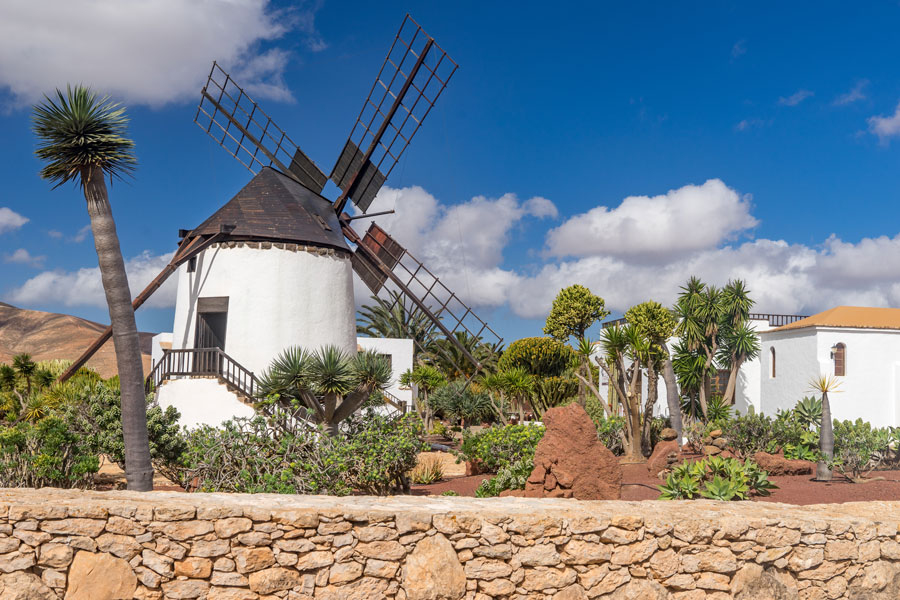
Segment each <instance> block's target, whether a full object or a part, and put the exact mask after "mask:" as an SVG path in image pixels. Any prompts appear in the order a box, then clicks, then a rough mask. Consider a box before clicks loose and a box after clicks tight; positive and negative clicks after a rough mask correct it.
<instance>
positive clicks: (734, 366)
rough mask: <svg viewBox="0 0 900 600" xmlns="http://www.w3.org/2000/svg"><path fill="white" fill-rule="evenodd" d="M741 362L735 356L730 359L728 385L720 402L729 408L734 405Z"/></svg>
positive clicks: (740, 359) (741, 360)
mask: <svg viewBox="0 0 900 600" xmlns="http://www.w3.org/2000/svg"><path fill="white" fill-rule="evenodd" d="M743 362H744V361H743V359H742V358H739V357H737V356H732V357H731V371H730V372H729V373H728V385H727V386H725V395H724V396H723V397H722V401H723V402H724V403H725V404H727V405H729V406H730V405H732V404H734V401H735V389H736V388H737V378H738V373H739V372H740V370H741V364H743Z"/></svg>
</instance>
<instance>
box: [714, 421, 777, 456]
mask: <svg viewBox="0 0 900 600" xmlns="http://www.w3.org/2000/svg"><path fill="white" fill-rule="evenodd" d="M722 435H723V436H725V438H726V439H727V440H728V446H729V449H730V450H731V451H732V452H733V453H734V454H735V456H737V457H738V458H741V459H744V458H749V457H751V456H753V455H754V454H756V453H757V452H765V451H767V450H768V449H769V442H770V441H771V440H772V439H773V435H772V419H770V418H769V417H767V416H765V415H758V414H746V415H741V416H738V417H735V418H734V419H731V420H730V421H729V422H728V423H727V424H725V426H724V427H723V428H722Z"/></svg>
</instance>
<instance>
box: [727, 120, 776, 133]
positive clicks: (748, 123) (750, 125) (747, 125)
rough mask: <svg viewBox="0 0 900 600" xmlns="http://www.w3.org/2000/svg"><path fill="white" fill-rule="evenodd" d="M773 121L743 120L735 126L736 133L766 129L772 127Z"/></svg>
mask: <svg viewBox="0 0 900 600" xmlns="http://www.w3.org/2000/svg"><path fill="white" fill-rule="evenodd" d="M771 124H772V121H771V120H766V119H743V120H741V121H738V123H737V124H736V125H735V126H734V130H735V131H748V130H750V129H755V128H757V127H765V126H766V125H771Z"/></svg>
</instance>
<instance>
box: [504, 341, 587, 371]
mask: <svg viewBox="0 0 900 600" xmlns="http://www.w3.org/2000/svg"><path fill="white" fill-rule="evenodd" d="M577 365H578V355H577V354H576V353H575V351H574V350H572V348H570V347H569V346H567V345H565V344H563V343H562V342H559V341H557V340H555V339H553V338H550V337H529V338H522V339H520V340H516V341H514V342H513V343H511V344H510V345H509V347H508V348H507V349H506V351H504V352H503V356H501V357H500V362H499V363H498V364H497V367H498V370H499V371H501V372H503V371H510V370H512V369H523V370H524V371H525V372H526V373H528V374H530V375H534V376H536V377H560V376H561V375H563V374H564V373H565V372H566V371H568V370H569V369H572V368H573V367H575V366H577Z"/></svg>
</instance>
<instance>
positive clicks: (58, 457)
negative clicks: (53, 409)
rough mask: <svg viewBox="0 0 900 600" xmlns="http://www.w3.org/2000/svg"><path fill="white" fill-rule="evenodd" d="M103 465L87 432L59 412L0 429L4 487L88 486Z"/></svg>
mask: <svg viewBox="0 0 900 600" xmlns="http://www.w3.org/2000/svg"><path fill="white" fill-rule="evenodd" d="M99 469H100V460H99V457H98V456H97V453H96V452H95V451H94V448H93V447H92V445H91V443H90V441H89V440H88V437H87V436H86V435H85V432H83V431H79V430H78V429H76V428H74V427H72V423H71V422H69V421H67V420H65V419H63V418H61V417H59V416H56V415H49V416H46V417H44V418H42V419H40V420H39V421H37V422H36V423H31V422H28V421H24V422H20V423H17V424H15V425H13V426H11V427H6V428H3V429H2V430H0V487H33V488H40V487H46V486H52V487H61V488H72V487H80V488H87V487H91V486H92V485H93V477H94V474H95V473H96V472H97V471H98V470H99Z"/></svg>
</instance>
